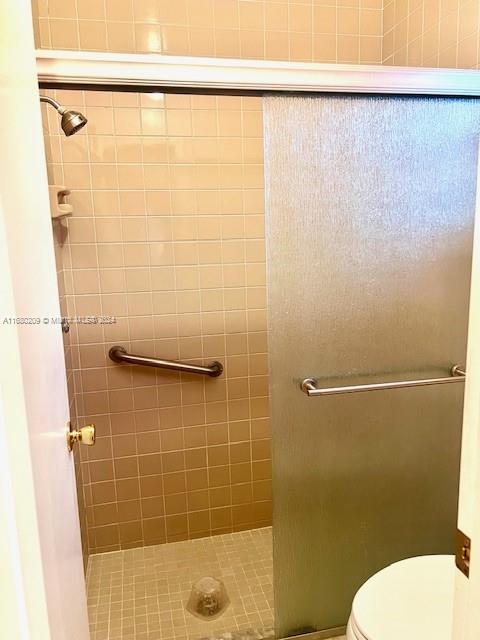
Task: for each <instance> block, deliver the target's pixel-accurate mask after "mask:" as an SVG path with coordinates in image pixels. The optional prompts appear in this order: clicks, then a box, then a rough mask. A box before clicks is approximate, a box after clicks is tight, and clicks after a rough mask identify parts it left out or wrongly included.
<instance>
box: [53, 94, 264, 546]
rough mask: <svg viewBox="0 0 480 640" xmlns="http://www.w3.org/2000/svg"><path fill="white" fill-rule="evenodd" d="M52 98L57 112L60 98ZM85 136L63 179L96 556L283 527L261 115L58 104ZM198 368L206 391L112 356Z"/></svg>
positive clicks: (240, 108)
mask: <svg viewBox="0 0 480 640" xmlns="http://www.w3.org/2000/svg"><path fill="white" fill-rule="evenodd" d="M53 95H55V94H53ZM56 97H57V98H58V99H59V100H60V101H61V102H62V103H65V104H68V105H69V106H73V107H76V108H78V109H79V110H81V111H82V112H84V113H85V114H86V115H87V117H88V118H89V123H88V125H87V127H86V128H85V129H83V130H82V131H81V132H80V133H78V134H77V135H76V136H74V137H71V138H65V137H64V136H63V134H61V133H60V132H59V129H58V122H59V120H58V117H57V114H56V112H55V111H54V110H53V109H51V108H49V109H48V111H47V110H46V109H45V111H44V114H45V116H46V117H47V129H48V130H49V131H50V133H51V135H50V151H49V172H50V180H51V181H52V182H53V181H55V182H59V181H63V182H64V183H65V184H67V185H68V187H69V188H70V189H72V192H73V194H72V203H73V204H74V207H75V212H74V216H73V218H72V219H71V220H70V221H69V238H68V242H67V244H66V245H65V247H64V249H63V265H64V275H65V292H66V301H67V305H68V312H69V315H71V316H74V315H78V316H83V315H93V314H105V315H113V316H115V317H116V319H117V322H116V323H115V324H113V325H103V326H101V325H88V324H81V325H75V324H72V328H71V331H70V341H71V345H72V366H73V369H74V374H75V387H76V403H77V411H78V417H77V420H78V421H79V423H82V424H84V423H87V422H95V423H96V425H97V429H98V439H97V443H96V445H95V447H92V448H91V449H86V448H82V449H81V455H82V464H81V468H82V475H83V481H84V499H85V504H86V513H87V520H88V544H89V549H90V552H95V551H103V550H109V549H115V548H119V547H122V548H125V547H129V546H137V545H141V544H154V543H159V542H164V541H172V540H180V539H183V538H187V537H196V536H204V535H209V534H212V533H213V534H215V533H225V532H229V531H232V530H239V529H244V528H251V527H254V526H264V525H266V524H269V523H270V522H271V486H270V485H271V480H270V477H271V475H270V474H271V471H270V467H271V462H270V431H269V420H268V398H267V375H266V374H267V356H266V350H267V347H266V330H265V329H266V317H265V315H266V312H265V256H264V240H263V147H262V112H261V101H260V99H258V98H253V97H252V98H240V97H215V96H181V95H163V94H156V95H146V94H145V95H139V94H133V93H129V94H122V93H113V94H112V93H110V92H108V93H107V92H96V93H95V92H86V93H81V92H57V94H56ZM113 344H122V345H124V346H126V347H127V349H129V350H131V351H132V352H138V353H145V354H153V355H156V356H159V357H160V356H163V357H166V358H175V359H178V358H181V359H185V360H192V361H198V362H209V361H211V360H213V359H219V360H221V361H222V362H223V363H224V364H225V375H224V376H222V377H221V378H218V379H207V380H205V379H203V378H201V379H198V378H197V377H192V376H188V375H182V376H179V375H178V374H170V373H166V372H158V371H155V370H149V369H143V368H138V367H137V368H134V369H132V368H131V367H125V366H119V365H115V364H114V363H112V362H111V361H109V360H108V359H107V351H108V348H109V347H110V346H111V345H113Z"/></svg>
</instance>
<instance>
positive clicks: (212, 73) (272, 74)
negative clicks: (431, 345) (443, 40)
mask: <svg viewBox="0 0 480 640" xmlns="http://www.w3.org/2000/svg"><path fill="white" fill-rule="evenodd" d="M36 56H37V73H38V80H39V84H40V86H41V87H44V88H69V89H79V90H81V89H95V90H116V91H121V90H125V91H132V90H133V91H138V92H153V91H158V92H160V91H162V92H179V93H211V94H219V93H224V94H237V95H265V94H268V93H302V92H306V93H348V94H370V95H375V94H390V95H416V96H421V95H434V96H445V97H447V96H451V97H459V96H470V97H480V73H479V72H478V71H470V70H450V69H423V68H413V67H386V66H381V65H368V66H367V65H338V64H317V63H295V62H270V61H264V60H236V59H235V60H227V59H215V58H202V57H185V56H182V57H178V56H162V55H154V54H147V55H142V54H111V53H96V52H71V51H69V52H67V51H55V50H48V51H46V50H39V51H37V52H36ZM478 209H479V206H478V202H477V220H478V218H479V216H480V213H479V212H478ZM477 226H478V225H477ZM479 236H480V233H479V232H478V231H477V233H476V241H475V251H474V266H473V277H472V303H471V309H470V325H469V350H468V354H469V355H468V360H467V362H468V371H469V376H468V377H467V385H466V389H467V391H466V394H467V395H466V405H467V408H466V411H465V416H464V437H463V443H462V469H461V486H460V510H459V521H460V523H461V525H462V526H463V529H464V531H465V532H466V533H467V534H470V535H471V537H472V539H473V536H475V538H476V540H477V541H478V542H479V543H480V513H475V511H474V510H473V509H472V505H475V504H476V505H478V504H480V447H479V445H478V443H480V411H479V409H478V407H477V406H476V405H475V401H474V399H475V398H476V397H477V398H478V396H479V395H480V239H479ZM474 321H475V322H474ZM469 399H470V402H469ZM477 404H478V401H477ZM456 581H457V583H456V600H455V624H454V630H453V636H452V637H453V638H454V640H472V639H473V638H474V637H478V635H479V633H480V612H479V611H477V609H476V608H475V607H472V606H469V603H471V602H475V599H476V600H477V601H478V598H479V597H480V556H478V557H477V556H475V554H473V557H472V561H471V568H470V580H467V578H465V577H464V576H463V575H462V574H461V573H460V572H459V571H458V572H457V576H456Z"/></svg>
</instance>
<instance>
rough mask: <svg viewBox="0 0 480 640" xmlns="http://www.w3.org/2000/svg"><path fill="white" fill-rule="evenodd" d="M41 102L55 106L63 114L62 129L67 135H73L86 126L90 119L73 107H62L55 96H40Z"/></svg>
mask: <svg viewBox="0 0 480 640" xmlns="http://www.w3.org/2000/svg"><path fill="white" fill-rule="evenodd" d="M40 102H47V103H48V104H51V105H52V107H54V108H55V109H56V110H57V111H58V113H59V114H60V115H61V116H62V122H61V125H62V129H63V133H64V134H65V135H66V136H73V135H74V134H75V133H77V131H80V129H81V128H82V127H84V126H85V125H86V124H87V122H88V120H87V119H86V117H85V116H84V115H83V113H79V112H78V111H72V110H71V109H67V108H65V107H62V105H61V104H59V103H58V102H57V101H56V100H53V98H49V97H48V96H40Z"/></svg>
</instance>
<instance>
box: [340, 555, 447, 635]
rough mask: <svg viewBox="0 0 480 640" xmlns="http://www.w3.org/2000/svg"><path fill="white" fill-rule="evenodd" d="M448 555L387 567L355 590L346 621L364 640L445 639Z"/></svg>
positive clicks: (410, 559) (419, 558) (415, 559)
mask: <svg viewBox="0 0 480 640" xmlns="http://www.w3.org/2000/svg"><path fill="white" fill-rule="evenodd" d="M454 575H455V559H454V556H420V557H418V558H409V559H408V560H402V561H401V562H396V563H395V564H392V565H390V566H389V567H387V568H386V569H383V570H382V571H379V572H378V573H376V574H375V575H374V576H372V577H371V578H370V579H369V580H367V582H366V583H365V584H364V585H363V586H362V587H361V588H360V589H359V591H358V592H357V595H356V596H355V598H354V601H353V605H352V618H353V621H354V623H355V626H356V627H357V628H358V631H359V632H360V633H361V634H363V636H364V637H365V638H366V639H367V640H406V639H407V638H408V640H423V639H424V638H435V640H450V638H451V637H452V621H453V589H454Z"/></svg>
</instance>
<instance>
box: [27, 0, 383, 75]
mask: <svg viewBox="0 0 480 640" xmlns="http://www.w3.org/2000/svg"><path fill="white" fill-rule="evenodd" d="M33 2H36V4H37V7H38V15H39V23H38V33H39V35H38V37H37V40H38V43H39V46H41V47H43V48H53V49H80V50H92V51H115V52H139V53H151V52H155V53H166V54H176V55H198V56H219V57H231V58H239V57H240V58H260V59H263V58H265V59H278V60H298V61H319V62H353V63H356V62H363V63H373V62H377V63H380V62H381V61H382V56H381V46H382V2H383V0H105V2H104V1H103V0H102V1H101V2H99V1H98V0H33Z"/></svg>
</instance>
